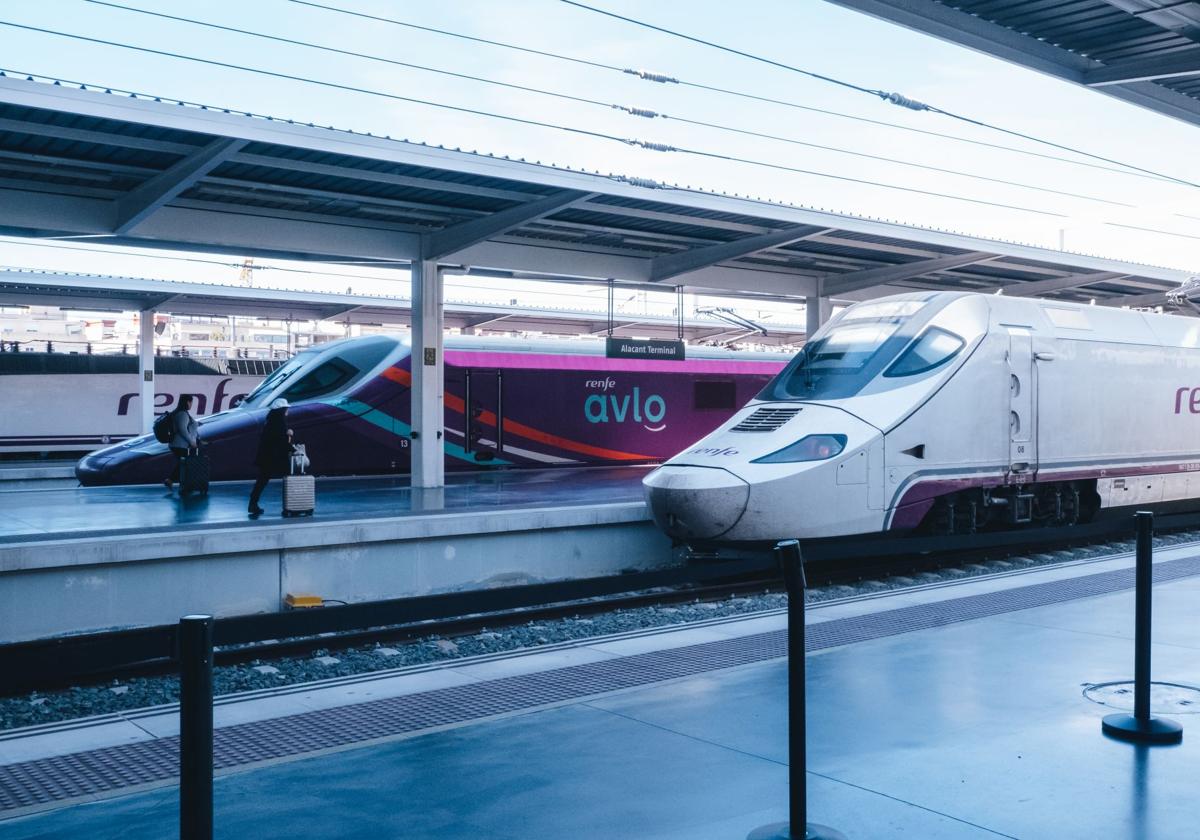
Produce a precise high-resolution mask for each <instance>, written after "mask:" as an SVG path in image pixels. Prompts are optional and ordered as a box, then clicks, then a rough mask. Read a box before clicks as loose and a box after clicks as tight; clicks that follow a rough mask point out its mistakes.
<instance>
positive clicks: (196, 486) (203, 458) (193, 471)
mask: <svg viewBox="0 0 1200 840" xmlns="http://www.w3.org/2000/svg"><path fill="white" fill-rule="evenodd" d="M211 475H212V462H211V461H209V460H208V456H207V455H203V454H201V453H200V452H199V450H193V451H191V452H189V453H188V454H187V455H185V456H184V458H183V461H182V463H180V465H179V494H180V495H181V496H182V495H183V494H185V493H199V494H200V495H202V496H207V495H208V480H209V477H210V476H211Z"/></svg>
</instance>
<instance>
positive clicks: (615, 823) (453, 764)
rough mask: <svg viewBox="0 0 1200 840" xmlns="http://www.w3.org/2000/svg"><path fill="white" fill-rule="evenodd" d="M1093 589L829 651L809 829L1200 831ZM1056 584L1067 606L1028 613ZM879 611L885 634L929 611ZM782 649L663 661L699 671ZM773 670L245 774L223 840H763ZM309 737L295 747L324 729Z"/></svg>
mask: <svg viewBox="0 0 1200 840" xmlns="http://www.w3.org/2000/svg"><path fill="white" fill-rule="evenodd" d="M1173 562H1174V563H1175V564H1176V565H1174V566H1170V565H1165V566H1164V568H1163V572H1164V576H1163V579H1164V581H1167V580H1168V576H1167V574H1166V572H1167V569H1168V568H1174V569H1175V574H1176V576H1175V577H1174V579H1170V580H1169V582H1164V583H1162V584H1160V585H1159V586H1157V587H1156V589H1155V620H1156V626H1157V629H1158V631H1159V635H1158V637H1157V639H1156V645H1155V649H1154V656H1155V676H1156V678H1157V679H1159V680H1163V681H1171V682H1178V683H1192V682H1195V681H1197V679H1198V678H1200V623H1198V622H1196V621H1195V619H1194V615H1195V604H1196V602H1197V599H1198V598H1200V576H1197V570H1200V564H1197V563H1195V562H1192V563H1191V565H1190V566H1188V567H1187V568H1186V569H1185V568H1184V566H1182V565H1179V563H1180V562H1181V561H1173ZM1077 574H1078V578H1077V579H1076V580H1074V581H1071V580H1068V581H1055V582H1050V583H1042V584H1036V585H1029V584H1028V582H1027V581H1022V580H1021V579H1020V578H1019V577H1012V578H1010V581H1011V584H1012V587H1013V588H1014V589H1013V593H1014V596H1013V597H1011V598H1010V599H1009V601H1008V602H1007V603H1008V604H1009V606H1010V607H1011V608H1010V609H1007V610H1006V611H1005V610H1001V611H999V612H993V613H992V614H990V615H988V616H987V617H983V618H976V619H973V620H964V619H962V618H961V616H960V618H959V619H958V620H955V619H954V617H953V615H952V611H953V610H954V608H955V604H956V603H959V602H961V603H962V604H963V605H966V604H968V603H977V602H975V601H972V599H978V598H980V597H984V598H988V599H995V598H998V597H1001V596H1002V594H1003V593H1000V594H997V593H996V592H995V591H994V590H993V591H989V590H988V587H989V586H994V584H991V583H987V582H981V583H980V585H979V587H978V591H976V587H972V586H969V585H964V586H962V587H961V590H960V591H961V597H960V598H959V599H951V600H945V599H942V600H936V601H930V602H929V603H927V604H925V605H923V608H924V609H927V610H929V611H930V615H931V616H940V618H936V621H940V622H941V626H930V620H925V621H924V624H921V623H919V622H918V623H917V624H914V625H912V626H923V627H925V628H926V629H920V630H911V631H910V632H904V630H905V626H904V625H902V624H900V623H897V625H896V628H895V629H892V630H886V629H878V628H877V629H878V633H879V635H876V636H875V637H873V638H870V639H869V640H867V641H861V642H858V643H855V644H845V645H842V646H827V647H824V648H823V649H822V650H821V651H820V652H817V653H814V654H811V655H810V657H809V663H808V667H809V709H808V726H809V756H810V759H809V771H810V774H809V792H810V816H811V818H812V819H813V820H814V821H817V822H821V823H824V824H826V825H830V826H833V827H835V828H837V829H839V830H841V831H842V832H844V833H845V834H846V835H847V836H849V837H852V838H889V837H911V838H988V837H1020V838H1055V840H1058V838H1092V837H1119V838H1152V839H1154V840H1157V838H1187V837H1193V836H1195V835H1196V830H1197V829H1196V823H1197V819H1198V813H1200V812H1198V811H1197V806H1196V799H1195V794H1194V787H1195V779H1196V778H1197V777H1198V776H1197V774H1198V773H1200V730H1195V729H1194V728H1195V727H1196V726H1198V725H1200V720H1197V719H1196V718H1194V717H1193V716H1191V715H1189V714H1186V713H1185V712H1187V711H1189V710H1190V709H1200V704H1197V705H1178V704H1172V706H1171V710H1172V713H1173V714H1174V715H1175V716H1176V719H1177V720H1180V721H1181V722H1182V723H1183V725H1184V727H1185V736H1184V742H1183V744H1181V745H1179V746H1174V747H1157V748H1139V747H1134V746H1131V745H1129V744H1125V743H1121V742H1117V741H1112V740H1109V739H1107V738H1105V737H1104V736H1103V735H1102V734H1101V732H1100V719H1101V718H1102V717H1103V715H1104V714H1106V713H1109V712H1111V711H1113V710H1114V707H1105V706H1100V705H1097V704H1095V703H1093V702H1091V701H1090V700H1088V699H1087V698H1086V697H1085V696H1084V693H1083V692H1084V688H1085V687H1086V686H1087V685H1090V684H1095V683H1102V682H1107V681H1112V680H1122V679H1126V678H1128V677H1129V676H1130V673H1131V671H1132V654H1133V651H1132V643H1131V640H1130V632H1131V629H1132V621H1133V595H1132V592H1131V591H1129V590H1128V589H1122V590H1113V591H1110V592H1109V593H1108V594H1103V595H1091V596H1088V595H1086V594H1081V593H1088V592H1097V591H1101V590H1100V589H1099V588H1097V587H1098V586H1099V585H1100V584H1105V585H1109V584H1112V583H1113V581H1115V580H1117V579H1116V578H1114V577H1113V575H1114V574H1116V573H1114V572H1111V571H1110V572H1104V573H1101V574H1094V573H1093V572H1092V571H1091V570H1089V569H1086V568H1080V569H1078V570H1077ZM1106 575H1107V576H1106ZM1126 577H1127V576H1126ZM1124 579H1126V578H1122V580H1124ZM1039 586H1040V587H1043V588H1040V589H1039V588H1038V587H1039ZM1046 586H1050V587H1056V588H1054V589H1052V590H1048V589H1045V588H1044V587H1046ZM1089 587H1090V588H1089ZM1049 591H1053V592H1057V593H1060V594H1061V595H1062V598H1063V600H1061V602H1059V603H1051V604H1043V605H1041V606H1038V607H1036V608H1032V609H1019V608H1018V607H1019V606H1020V605H1021V604H1022V603H1025V601H1023V600H1022V599H1023V598H1027V597H1028V596H1029V594H1030V593H1033V594H1036V593H1039V592H1042V593H1044V592H1049ZM875 603H876V606H877V609H879V610H880V611H881V612H879V613H878V614H877V616H876V617H877V618H878V619H880V620H881V622H882V623H883V624H886V623H888V622H893V623H896V621H897V618H898V617H900V616H908V615H912V614H913V613H912V610H914V609H917V608H922V605H917V604H909V605H907V606H904V607H896V608H895V609H893V610H890V611H889V610H888V606H887V604H886V602H885V599H876V600H875ZM961 615H966V613H965V612H964V613H961ZM927 618H928V617H927ZM931 620H933V619H931ZM856 621H861V616H849V617H844V618H840V619H835V620H831V621H827V622H824V623H823V624H821V625H819V626H830V625H834V624H837V623H838V622H856ZM815 629H816V627H814V630H815ZM777 635H778V634H777V632H775V633H771V632H767V633H762V634H759V635H757V636H749V637H744V638H741V639H726V640H723V641H713V642H707V643H700V644H698V645H693V646H692V647H690V648H689V647H683V648H674V649H673V650H669V651H665V652H662V653H660V654H657V655H659V656H675V657H682V659H680V660H679V661H685V660H687V659H688V658H689V657H690V658H691V659H694V658H695V655H696V654H695V653H694V652H697V651H699V652H703V651H706V650H707V651H709V652H713V651H717V650H731V649H732V648H728V646H729V645H741V646H742V647H743V648H744V647H745V645H748V644H758V643H763V642H764V640H769V639H775V638H777ZM705 645H713V646H716V647H710V648H706V647H705ZM644 646H645V642H643V644H642V645H641V646H639V648H638V649H639V650H640V649H642V648H643V647H644ZM609 653H616V654H619V655H618V657H617V658H612V657H611V656H610V657H608V658H606V659H604V660H601V661H597V662H595V663H591V664H583V665H576V666H573V667H574V668H576V669H588V668H599V669H602V670H605V672H606V673H608V674H609V675H610V678H611V675H613V674H620V673H623V672H624V671H625V670H629V671H637V670H638V669H639V668H640V669H643V670H644V667H645V665H644V660H643V659H639V657H645V656H647V655H651V656H653V655H656V654H646V653H645V652H644V651H643V652H641V653H626V652H625V651H623V650H622V648H620V647H619V646H615V647H611V648H610V649H609ZM771 657H773V658H765V659H760V661H757V662H755V661H752V660H751V659H743V660H742V661H743V662H745V663H748V664H741V665H738V666H736V667H731V668H722V667H721V666H720V664H719V663H712V664H710V666H706V667H708V668H709V669H708V670H703V669H700V670H697V669H696V668H693V669H692V670H691V671H687V670H681V671H678V672H677V673H679V674H682V676H679V677H678V678H675V679H658V680H657V681H654V682H651V683H643V684H640V685H636V684H635V683H629V686H632V687H627V688H626V689H625V690H622V691H605V690H604V685H603V684H597V685H595V686H594V687H593V688H589V689H586V691H588V692H590V693H588V694H587V695H586V696H578V697H574V698H570V699H567V700H562V701H559V702H558V703H556V704H552V705H543V706H541V707H538V708H536V709H533V710H529V711H525V712H514V713H508V714H502V715H501V716H500V717H495V716H492V717H476V718H473V719H471V720H469V721H465V722H463V723H462V724H458V725H449V724H448V725H442V726H439V727H437V728H435V729H429V728H425V729H424V730H420V731H412V732H409V733H407V734H405V735H404V736H400V737H397V738H393V739H391V740H388V741H385V742H380V743H374V744H369V745H367V746H359V747H357V748H349V749H346V748H341V749H331V750H328V751H326V752H324V753H315V754H310V755H308V756H306V757H301V758H295V759H293V760H290V761H284V762H282V763H273V762H262V763H259V764H257V765H253V766H252V767H251V769H247V770H242V771H240V772H230V774H229V775H224V776H222V777H220V778H219V779H218V781H217V784H216V802H217V808H216V824H217V836H219V837H224V838H235V837H238V838H240V837H247V836H255V837H260V838H267V837H292V836H312V837H346V838H381V837H414V838H423V837H431V838H460V837H461V838H467V837H471V838H477V837H490V838H497V840H510V839H511V838H541V837H586V838H591V837H595V838H612V837H638V838H656V840H666V838H742V837H745V836H746V835H747V833H749V832H750V831H751V830H752V829H754V828H756V827H757V826H759V825H762V824H764V823H768V822H774V821H778V820H781V819H783V818H784V816H785V802H786V787H785V785H786V779H787V768H786V761H787V744H786V739H785V737H784V732H785V728H786V702H785V685H786V682H785V681H786V667H785V663H784V661H783V660H782V659H779V658H778V653H773V654H771ZM730 661H732V660H730ZM623 662H628V663H629V665H628V668H627V669H624V668H622V664H623ZM577 673H582V672H577ZM664 673H666V671H664ZM552 674H553V672H547V673H546V674H542V675H540V678H542V679H543V680H545V679H549V676H548V675H552ZM504 679H509V678H501V679H500V680H497V681H496V683H495V685H496V691H495V693H494V697H495V700H496V701H497V702H499V703H500V705H502V702H501V701H502V698H503V697H504V691H503V690H504V688H505V687H511V686H512V685H514V684H513V683H511V682H504ZM610 685H611V684H610ZM487 686H488V683H486V682H484V683H479V684H477V685H476V686H474V687H450V688H443V689H439V691H442V692H448V693H447V694H444V695H437V694H435V693H429V694H428V696H429V697H441V696H445V697H450V696H465V695H464V694H463V693H462V692H464V691H466V690H467V689H472V690H484V691H485V692H486V687H487ZM564 696H565V695H564ZM399 699H400V700H404V699H405V698H399ZM381 702H398V701H381ZM1117 702H1120V701H1117ZM368 705H369V704H363V706H362V707H361V708H364V709H365V708H367V706H368ZM346 708H354V707H346ZM394 708H399V707H398V706H396V707H394ZM286 720H288V719H287V718H281V719H279V723H280V724H283V723H284V722H285V721H286ZM306 731H307V735H306V734H305V730H297V731H296V732H295V734H294V735H293V736H292V737H295V738H303V737H309V738H312V737H314V735H315V734H316V730H313V729H311V728H310V729H308V730H306ZM287 732H288V730H287V728H286V727H282V728H280V729H277V730H276V733H277V737H283V738H286V737H288V736H287ZM3 763H4V762H3V759H2V757H0V764H3ZM176 795H177V792H176V790H175V789H174V788H171V787H167V788H159V789H156V790H152V791H148V792H142V793H135V794H132V795H128V796H124V797H120V798H117V799H111V800H108V801H105V802H97V803H92V804H85V805H74V806H71V807H65V808H62V809H60V810H57V811H51V812H45V813H39V814H33V815H29V816H24V817H18V818H15V819H12V820H9V821H6V822H0V840H17V838H44V837H74V836H87V837H90V838H106V837H113V838H118V837H119V838H122V840H137V838H151V837H155V838H157V837H167V836H171V835H172V834H173V833H174V831H175V820H176V810H175V807H176V806H175V801H176Z"/></svg>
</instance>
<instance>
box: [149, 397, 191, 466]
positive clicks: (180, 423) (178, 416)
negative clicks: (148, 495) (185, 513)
mask: <svg viewBox="0 0 1200 840" xmlns="http://www.w3.org/2000/svg"><path fill="white" fill-rule="evenodd" d="M191 407H192V398H191V397H190V396H189V395H187V394H184V395H183V396H182V397H180V398H179V407H178V408H176V409H175V410H174V411H172V412H170V413H169V414H166V415H164V417H167V418H169V421H168V422H167V423H166V424H164V425H166V429H165V431H160V429H159V428H158V421H156V422H155V424H154V426H155V429H154V434H155V437H157V438H158V439H159V440H162V437H161V435H163V434H166V435H169V439H168V440H166V441H163V442H164V443H166V444H167V446H169V447H171V454H173V455H174V456H175V466H174V468H173V469H172V470H171V474H170V475H169V476H167V477H166V478H164V479H163V484H164V485H165V486H166V488H167V489H168V490H171V489H173V488H174V485H175V482H176V481H179V469H180V467H181V466H182V464H183V459H184V458H186V457H187V454H188V452H189V451H190V450H192V449H195V448H196V447H198V446H199V445H200V429H199V427H198V426H197V425H196V418H195V417H193V416H192V415H191V412H190V411H189V410H188V409H190V408H191ZM161 420H162V418H161V417H160V418H159V421H161Z"/></svg>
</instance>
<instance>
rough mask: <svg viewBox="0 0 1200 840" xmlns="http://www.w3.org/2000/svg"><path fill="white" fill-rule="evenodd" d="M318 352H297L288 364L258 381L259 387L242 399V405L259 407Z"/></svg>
mask: <svg viewBox="0 0 1200 840" xmlns="http://www.w3.org/2000/svg"><path fill="white" fill-rule="evenodd" d="M316 352H317V351H316V350H305V351H304V352H302V353H297V354H296V355H295V356H293V357H292V359H291V361H289V362H288V363H287V364H286V365H281V366H279V367H277V368H275V370H274V371H272V373H271V375H270V376H268V377H267V378H266V379H264V380H263V381H262V382H260V383H258V387H257V388H255V389H254V390H253V391H251V392H250V396H248V397H246V399H244V400H242V402H241V405H244V406H246V407H247V408H258V407H259V403H260V402H262V401H263V400H264V399H265V398H266V397H267V395H268V394H271V393H273V392H274V391H275V389H276V388H277V387H278V386H280V385H282V384H283V383H284V382H285V381H286V380H288V379H291V378H292V377H293V376H295V374H296V373H297V371H299V370H300V369H301V368H303V367H304V366H305V365H307V364H308V363H309V362H310V361H312V357H313V356H314V355H315V354H316Z"/></svg>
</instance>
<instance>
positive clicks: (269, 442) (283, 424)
mask: <svg viewBox="0 0 1200 840" xmlns="http://www.w3.org/2000/svg"><path fill="white" fill-rule="evenodd" d="M291 452H292V445H291V444H290V443H288V436H287V409H286V408H276V409H274V410H272V411H270V412H268V413H267V422H266V423H264V424H263V430H262V437H260V438H259V439H258V454H257V455H255V456H254V463H255V464H256V465H258V466H259V467H260V468H262V469H264V470H266V471H267V472H268V473H270V474H271V475H274V476H280V475H283V474H284V473H286V472H287V471H288V457H289V456H290V455H291Z"/></svg>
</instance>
